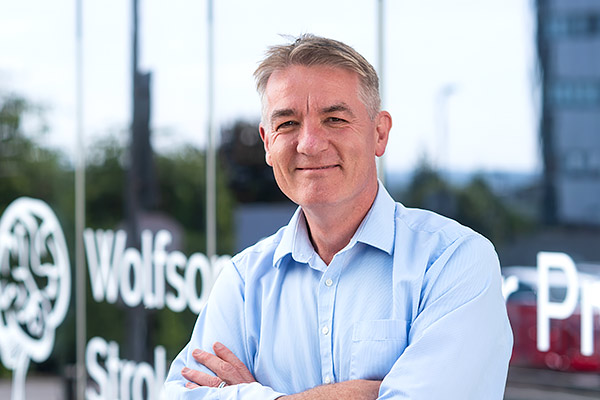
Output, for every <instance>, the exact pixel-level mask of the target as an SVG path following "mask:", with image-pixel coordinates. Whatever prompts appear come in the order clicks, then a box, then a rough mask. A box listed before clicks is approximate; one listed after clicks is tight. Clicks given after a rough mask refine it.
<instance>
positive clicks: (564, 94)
mask: <svg viewBox="0 0 600 400" xmlns="http://www.w3.org/2000/svg"><path fill="white" fill-rule="evenodd" d="M537 23H538V29H537V49H538V60H539V67H540V72H541V78H542V83H543V85H542V103H541V120H540V121H541V124H540V132H541V139H542V150H543V151H542V153H543V162H544V203H543V204H544V219H545V220H546V222H550V223H558V224H576V225H600V2H598V1H596V0H538V1H537Z"/></svg>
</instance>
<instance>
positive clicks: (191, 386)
mask: <svg viewBox="0 0 600 400" xmlns="http://www.w3.org/2000/svg"><path fill="white" fill-rule="evenodd" d="M185 387H186V388H188V389H196V388H197V387H200V385H196V384H195V383H193V382H188V383H186V384H185Z"/></svg>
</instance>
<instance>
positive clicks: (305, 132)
mask: <svg viewBox="0 0 600 400" xmlns="http://www.w3.org/2000/svg"><path fill="white" fill-rule="evenodd" d="M299 133H300V134H299V136H298V144H297V147H296V150H297V151H298V153H301V154H305V155H315V154H318V153H320V152H322V151H325V150H327V147H328V146H329V140H328V137H327V132H326V130H325V129H323V127H322V126H321V124H319V123H317V122H305V123H304V124H303V125H302V128H301V129H300V132H299Z"/></svg>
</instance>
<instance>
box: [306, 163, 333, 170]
mask: <svg viewBox="0 0 600 400" xmlns="http://www.w3.org/2000/svg"><path fill="white" fill-rule="evenodd" d="M335 167H338V164H332V165H323V166H319V167H299V168H298V169H299V170H300V171H319V170H325V169H332V168H335Z"/></svg>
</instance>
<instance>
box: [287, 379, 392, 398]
mask: <svg viewBox="0 0 600 400" xmlns="http://www.w3.org/2000/svg"><path fill="white" fill-rule="evenodd" d="M380 385H381V381H367V380H364V379H357V380H352V381H346V382H339V383H334V384H331V385H322V386H317V387H315V388H312V389H309V390H307V391H305V392H302V393H297V394H292V395H290V396H282V397H279V399H282V400H321V399H322V400H336V399H339V400H342V399H353V400H375V399H376V398H377V395H378V393H379V386H380Z"/></svg>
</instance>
